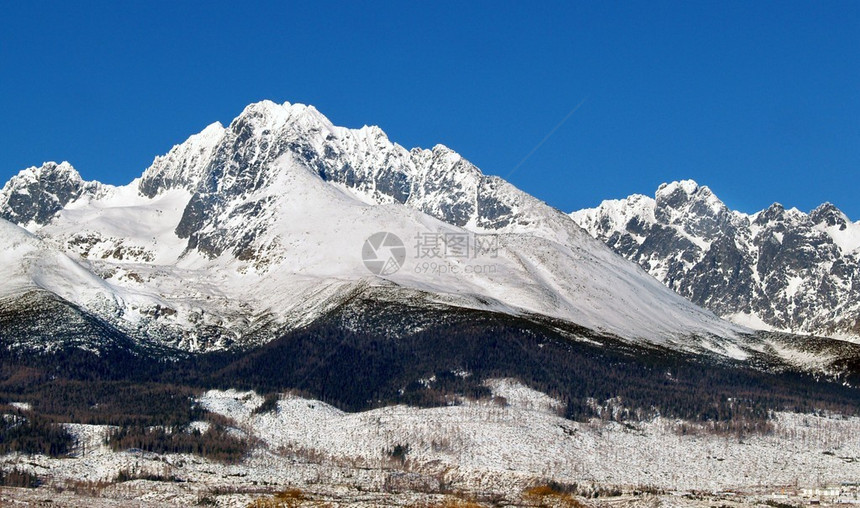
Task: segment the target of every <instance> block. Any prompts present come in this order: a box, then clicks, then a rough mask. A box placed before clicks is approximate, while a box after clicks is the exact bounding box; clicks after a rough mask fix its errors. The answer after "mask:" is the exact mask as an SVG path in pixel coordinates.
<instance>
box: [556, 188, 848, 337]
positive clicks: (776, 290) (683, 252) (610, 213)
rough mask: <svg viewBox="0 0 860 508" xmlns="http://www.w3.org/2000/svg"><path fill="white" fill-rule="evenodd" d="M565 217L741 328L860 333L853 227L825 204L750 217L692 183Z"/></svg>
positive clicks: (778, 207)
mask: <svg viewBox="0 0 860 508" xmlns="http://www.w3.org/2000/svg"><path fill="white" fill-rule="evenodd" d="M571 217H573V219H574V220H575V221H576V222H577V223H578V224H579V225H580V226H582V227H583V228H584V229H585V230H587V231H588V232H589V233H590V234H591V235H592V236H594V237H595V238H598V239H600V240H602V241H604V242H606V244H607V245H609V246H610V247H611V248H612V249H613V250H615V251H616V252H617V253H619V254H621V255H622V256H624V257H626V258H627V259H630V260H632V261H635V262H636V263H638V264H639V265H640V266H641V267H642V268H644V269H645V270H646V271H648V273H650V274H651V275H653V276H654V277H656V278H657V279H659V280H660V281H662V282H663V283H664V284H666V285H667V286H668V287H670V288H672V289H673V290H675V291H677V292H678V293H679V294H680V295H682V296H684V297H686V298H688V299H690V300H691V301H693V302H695V303H697V304H699V305H701V306H703V307H705V308H708V309H711V310H712V311H714V312H715V313H717V314H718V315H720V316H723V317H726V318H728V319H731V320H733V321H735V322H737V323H741V324H744V325H746V326H752V327H755V328H763V329H777V330H783V331H789V332H794V333H808V334H817V335H823V336H831V337H840V338H847V339H850V340H858V339H860V223H855V222H851V221H850V220H849V219H848V217H847V216H846V215H845V214H844V213H842V212H841V211H840V210H839V209H838V208H836V207H835V206H834V205H832V204H830V203H825V204H823V205H821V206H819V207H818V208H816V209H815V210H812V211H811V212H809V213H804V212H801V211H799V210H797V209H793V208H792V209H788V210H787V209H785V208H784V207H783V206H782V205H780V204H779V203H774V204H773V205H771V206H770V207H768V208H767V209H765V210H762V211H760V212H758V213H755V214H752V215H748V214H744V213H741V212H737V211H733V210H730V209H729V208H728V207H726V205H725V204H724V203H723V202H722V201H720V200H719V198H717V196H715V195H714V194H713V192H711V190H710V189H709V188H708V187H705V186H700V185H698V184H696V183H695V182H693V181H689V180H687V181H683V182H674V183H671V184H663V185H661V186H660V188H659V189H658V190H657V192H656V195H655V197H654V198H651V197H648V196H643V195H633V196H630V197H628V198H627V199H622V200H608V201H604V202H603V203H601V205H600V206H599V207H597V208H592V209H586V210H581V211H577V212H574V213H572V214H571Z"/></svg>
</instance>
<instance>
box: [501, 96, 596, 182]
mask: <svg viewBox="0 0 860 508" xmlns="http://www.w3.org/2000/svg"><path fill="white" fill-rule="evenodd" d="M587 100H588V97H586V98H585V99H582V101H581V102H580V103H579V104H577V105H576V107H575V108H573V109H571V110H570V113H568V114H567V115H566V116H565V117H564V118H562V120H561V121H560V122H558V125H556V126H555V127H553V129H552V130H551V131H549V134H547V135H546V136H544V138H543V139H542V140H540V143H538V144H537V145H535V147H534V148H532V151H531V152H529V153H528V155H526V156H525V157H523V160H521V161H520V163H519V164H517V165H516V166H515V167H514V169H512V170H511V172H510V173H508V174H507V176H505V180H510V178H511V175H513V174H514V173H515V172H516V171H517V170H518V169H520V166H522V165H523V164H525V162H526V161H527V160H529V157H531V156H532V155H534V153H535V152H537V151H538V149H539V148H540V147H542V146H543V144H544V143H546V140H548V139H549V138H550V137H552V135H553V134H555V131H557V130H559V129H560V128H561V126H562V125H564V122H566V121H567V119H568V118H570V117H571V116H573V114H574V113H576V111H577V110H578V109H579V108H581V107H582V105H583V104H585V101H587Z"/></svg>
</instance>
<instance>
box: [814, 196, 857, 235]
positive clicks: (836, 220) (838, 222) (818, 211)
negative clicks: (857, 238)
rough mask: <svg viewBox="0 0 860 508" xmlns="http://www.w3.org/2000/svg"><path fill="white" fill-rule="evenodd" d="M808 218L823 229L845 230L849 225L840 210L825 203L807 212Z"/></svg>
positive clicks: (848, 220) (849, 221) (831, 204)
mask: <svg viewBox="0 0 860 508" xmlns="http://www.w3.org/2000/svg"><path fill="white" fill-rule="evenodd" d="M809 218H810V219H812V222H813V223H815V224H816V225H818V224H821V225H823V226H824V227H833V226H836V227H838V228H839V229H840V230H843V231H844V230H845V229H847V228H848V225H849V224H850V223H851V220H850V219H848V216H847V215H845V214H844V213H843V212H842V210H840V209H839V208H837V207H836V205H834V204H833V203H830V202H826V203H822V204H821V205H819V206H818V207H817V208H815V210H812V211H811V212H809Z"/></svg>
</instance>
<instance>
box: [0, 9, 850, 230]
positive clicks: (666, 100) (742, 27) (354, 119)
mask: <svg viewBox="0 0 860 508" xmlns="http://www.w3.org/2000/svg"><path fill="white" fill-rule="evenodd" d="M261 99H272V100H275V101H278V102H283V101H287V100H288V101H290V102H303V103H310V104H314V105H316V106H317V108H318V109H319V110H320V111H322V112H323V113H324V114H326V115H327V116H328V117H329V118H330V119H331V120H332V121H333V122H334V123H335V124H339V125H345V126H348V127H360V126H362V125H364V124H376V125H379V126H381V127H382V128H383V129H384V130H385V131H386V132H387V133H388V135H389V137H390V138H391V139H392V140H394V141H396V142H398V143H400V144H402V145H404V146H406V147H407V148H410V147H413V146H422V147H430V146H433V145H434V144H436V143H443V144H446V145H448V146H450V147H452V148H453V149H455V150H457V151H459V152H460V153H462V154H463V155H464V156H465V157H467V158H468V159H470V160H471V161H472V162H474V163H475V164H476V165H478V166H479V167H480V168H482V169H483V170H484V171H485V172H486V173H491V174H496V175H501V176H506V175H508V174H510V172H511V170H512V169H514V168H515V167H516V166H517V165H518V164H519V162H520V161H521V160H522V159H523V157H525V156H526V155H527V154H528V153H529V152H531V151H532V149H533V148H534V147H535V146H536V145H537V144H538V143H539V142H540V141H541V140H542V139H544V137H545V136H546V135H547V134H548V133H549V132H550V131H551V130H552V129H553V128H554V127H555V126H556V125H557V124H558V123H559V122H560V121H561V120H562V119H563V118H564V117H565V116H566V115H567V114H568V113H569V112H570V111H571V110H572V109H573V108H574V107H575V106H576V105H577V104H579V103H580V102H581V101H583V100H585V102H584V103H583V104H582V107H581V108H580V109H579V110H578V111H577V112H576V113H574V114H573V115H572V116H570V118H569V119H568V120H567V122H566V123H564V124H563V125H562V126H561V127H560V128H559V129H558V130H557V131H556V132H555V133H554V135H553V136H551V137H550V138H549V139H548V140H546V142H545V143H544V144H543V145H542V146H541V147H540V149H538V150H537V151H535V152H534V154H533V155H532V156H531V157H530V158H529V159H528V160H527V161H526V162H525V163H524V164H522V166H521V167H520V168H519V169H518V170H517V171H516V172H515V173H514V174H513V175H512V176H511V177H510V180H511V181H512V182H513V183H514V184H516V185H517V186H519V187H521V188H523V189H524V190H526V191H528V192H530V193H532V194H534V195H536V196H538V197H540V198H542V199H544V200H545V201H547V202H548V203H550V204H551V205H554V206H556V207H558V208H561V209H563V210H565V211H570V210H573V209H578V208H581V207H585V206H593V205H596V204H597V203H598V202H599V201H600V200H602V199H604V198H617V197H623V196H626V195H628V194H630V193H634V192H639V193H644V194H650V195H652V194H653V192H654V190H655V189H656V187H657V185H658V184H660V183H661V182H663V181H669V180H675V179H682V178H693V179H695V180H697V181H698V182H699V183H701V184H707V185H709V186H711V188H712V189H714V191H715V192H716V193H717V194H718V195H719V196H720V197H722V198H723V200H724V201H726V202H727V203H728V204H729V205H730V206H732V207H735V208H738V209H741V210H743V211H748V212H749V211H756V210H758V209H761V208H763V207H766V206H768V205H769V204H770V203H772V202H774V201H779V202H781V203H783V204H785V205H786V206H796V207H798V208H801V209H803V210H809V209H811V208H813V207H815V206H816V205H817V204H819V203H821V202H823V201H831V202H833V203H835V204H836V205H837V206H839V207H840V208H842V209H843V210H844V211H845V212H846V213H848V215H849V216H850V217H851V218H852V219H854V220H857V219H860V202H858V189H860V2H856V1H853V2H835V1H827V2H811V1H810V2H802V3H798V2H783V1H780V2H774V3H768V2H759V1H755V2H737V3H735V2H723V1H720V2H695V1H685V2H677V3H674V2H673V3H661V2H651V1H648V2H591V1H589V2H577V3H573V5H571V3H570V2H516V3H507V2H486V3H482V2H452V3H439V4H431V3H429V2H428V3H423V2H422V3H418V2H392V3H388V4H385V3H381V2H364V3H343V4H340V3H337V2H310V1H308V2H295V3H293V2H280V1H279V2H271V3H253V2H235V1H231V2H217V1H216V2H192V1H178V2H176V1H170V2H167V1H146V2H131V1H121V2H113V1H111V2H95V1H88V2H67V1H64V2H39V1H26V2H6V3H4V5H3V8H2V15H0V115H2V120H3V121H2V123H0V179H2V181H6V180H7V179H8V178H9V177H10V176H11V175H12V174H14V173H16V172H17V171H18V170H20V169H22V168H24V167H26V166H29V165H37V164H40V163H41V162H43V161H46V160H68V161H70V162H71V163H72V164H74V165H75V166H76V167H77V168H78V169H79V170H80V171H81V173H82V174H83V175H84V177H85V178H88V179H98V180H101V181H104V182H108V183H116V184H121V183H127V182H128V181H130V180H131V179H132V178H134V177H136V176H138V175H139V174H140V173H141V172H142V171H143V169H144V168H146V167H147V166H148V165H149V163H150V162H151V161H152V158H153V157H154V156H156V155H159V154H162V153H165V152H166V151H167V150H169V149H170V147H171V146H172V145H173V144H176V143H179V142H181V141H183V140H184V139H185V138H186V137H187V136H189V135H190V134H192V133H195V132H198V131H200V130H201V129H203V127H205V126H206V125H207V124H209V123H211V122H214V121H216V120H220V121H221V122H222V123H225V124H226V123H228V122H229V121H230V120H231V119H232V118H233V117H235V116H236V115H237V114H238V113H239V112H240V111H241V110H242V108H243V107H244V106H245V105H246V104H248V103H251V102H254V101H258V100H261Z"/></svg>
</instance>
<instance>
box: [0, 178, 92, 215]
mask: <svg viewBox="0 0 860 508" xmlns="http://www.w3.org/2000/svg"><path fill="white" fill-rule="evenodd" d="M97 188H98V184H97V183H95V182H84V181H83V180H82V179H81V175H80V174H78V172H77V171H76V170H75V168H73V167H72V165H71V164H69V163H68V162H63V163H60V164H57V163H56V162H46V163H44V164H43V165H42V166H40V167H38V168H37V167H31V168H27V169H25V170H23V171H21V172H20V173H18V174H17V175H16V176H14V177H12V179H11V180H9V182H7V183H6V185H5V186H4V187H3V190H0V218H3V219H6V220H8V221H10V222H14V223H16V224H19V225H21V226H26V225H28V224H31V223H32V224H36V225H43V224H46V223H48V222H49V221H50V220H51V219H52V218H53V217H54V215H55V214H56V213H57V212H59V211H60V210H62V209H63V208H64V207H65V206H66V205H67V204H69V203H70V202H72V201H74V200H76V199H78V198H80V197H81V195H82V194H84V193H86V192H94V191H95V190H96V189H97Z"/></svg>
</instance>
